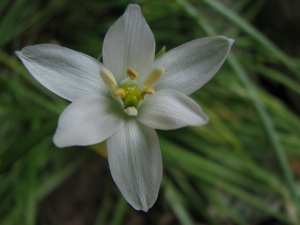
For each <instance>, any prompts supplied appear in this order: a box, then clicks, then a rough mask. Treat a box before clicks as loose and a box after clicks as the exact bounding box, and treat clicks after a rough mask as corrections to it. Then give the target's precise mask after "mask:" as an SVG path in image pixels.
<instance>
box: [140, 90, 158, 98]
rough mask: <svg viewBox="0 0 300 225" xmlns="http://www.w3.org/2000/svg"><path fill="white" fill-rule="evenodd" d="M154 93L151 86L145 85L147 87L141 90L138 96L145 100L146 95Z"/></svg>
mask: <svg viewBox="0 0 300 225" xmlns="http://www.w3.org/2000/svg"><path fill="white" fill-rule="evenodd" d="M154 93H155V91H154V89H153V88H151V87H147V88H145V89H144V90H142V92H141V95H140V96H141V99H142V100H145V98H146V95H153V94H154Z"/></svg>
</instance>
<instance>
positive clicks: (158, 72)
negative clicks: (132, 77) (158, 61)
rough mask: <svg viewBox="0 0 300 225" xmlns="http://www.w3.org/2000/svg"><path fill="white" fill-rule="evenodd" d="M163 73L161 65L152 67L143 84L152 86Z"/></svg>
mask: <svg viewBox="0 0 300 225" xmlns="http://www.w3.org/2000/svg"><path fill="white" fill-rule="evenodd" d="M164 73H165V69H164V68H162V67H157V68H154V70H152V72H151V73H150V75H149V76H148V77H147V78H146V80H145V81H144V85H146V86H147V87H153V86H154V85H155V84H156V83H157V81H159V80H160V78H161V77H162V76H163V75H164Z"/></svg>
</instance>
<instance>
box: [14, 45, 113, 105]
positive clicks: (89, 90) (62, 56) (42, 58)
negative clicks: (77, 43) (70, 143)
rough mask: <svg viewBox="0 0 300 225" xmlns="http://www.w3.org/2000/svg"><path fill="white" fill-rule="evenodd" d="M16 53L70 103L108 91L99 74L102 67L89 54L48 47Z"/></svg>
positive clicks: (31, 47) (44, 83) (36, 77)
mask: <svg viewBox="0 0 300 225" xmlns="http://www.w3.org/2000/svg"><path fill="white" fill-rule="evenodd" d="M16 54H17V56H18V57H19V58H20V59H21V60H22V62H23V63H24V65H25V66H26V68H27V69H28V70H29V72H30V73H31V74H32V76H34V78H35V79H37V80H38V81H39V82H40V83H41V84H42V85H44V86H45V87H46V88H48V89H49V90H50V91H52V92H54V93H55V94H57V95H59V96H61V97H63V98H65V99H67V100H69V101H74V100H75V99H77V98H80V97H83V96H85V95H90V94H107V92H109V90H108V88H107V87H106V86H105V84H104V83H103V81H102V80H101V78H100V75H99V72H100V69H101V68H103V66H102V64H101V63H100V62H98V61H97V60H95V59H93V58H91V57H89V56H88V55H85V54H82V53H80V52H76V51H73V50H71V49H68V48H63V47H60V46H57V45H48V44H43V45H34V46H28V47H25V48H23V49H22V51H19V52H16Z"/></svg>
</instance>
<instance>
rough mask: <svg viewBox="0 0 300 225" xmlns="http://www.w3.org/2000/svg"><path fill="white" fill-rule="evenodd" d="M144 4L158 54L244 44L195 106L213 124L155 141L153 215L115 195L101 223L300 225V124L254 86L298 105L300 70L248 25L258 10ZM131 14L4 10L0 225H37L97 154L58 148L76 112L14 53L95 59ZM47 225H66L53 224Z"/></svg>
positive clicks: (192, 1)
mask: <svg viewBox="0 0 300 225" xmlns="http://www.w3.org/2000/svg"><path fill="white" fill-rule="evenodd" d="M136 2H137V3H138V4H140V6H141V8H142V12H143V14H144V16H145V18H146V20H147V21H148V23H149V25H150V27H151V28H152V31H153V33H154V36H155V38H156V42H157V45H156V46H157V49H156V52H159V51H160V50H161V49H162V48H163V46H166V51H168V50H170V49H172V48H173V47H176V46H179V45H180V44H183V43H185V42H187V41H190V40H193V39H196V38H200V37H204V36H214V35H224V36H228V37H231V38H234V39H235V40H236V42H235V43H234V45H233V48H232V51H231V53H230V55H229V57H228V59H227V60H226V62H225V63H224V65H223V66H222V68H221V69H220V71H219V72H218V73H217V75H216V76H215V77H214V78H213V79H212V80H211V81H210V82H208V83H207V84H206V85H205V86H204V87H203V88H201V89H200V90H199V91H197V92H196V93H194V94H192V96H191V97H192V98H193V99H194V100H195V101H196V102H198V103H199V105H201V107H202V109H203V110H204V112H205V113H206V114H207V115H208V116H209V117H210V123H209V124H208V125H206V126H203V127H186V128H183V129H179V130H176V131H158V135H159V139H160V145H161V150H162V154H163V163H164V177H163V182H162V185H161V191H160V195H159V199H158V202H157V204H155V205H154V207H153V208H152V209H150V211H149V214H141V213H137V212H134V210H132V209H131V207H130V206H129V205H127V203H126V201H125V200H124V198H123V197H122V196H121V194H120V193H118V192H117V194H116V190H115V189H114V188H108V186H107V188H106V191H105V193H104V194H103V196H104V197H103V199H102V200H101V201H99V202H98V205H99V209H98V210H97V211H98V215H97V216H96V219H95V221H94V224H95V225H96V224H97V225H99V224H125V223H126V221H129V218H130V215H131V216H132V215H139V216H140V217H145V218H146V217H147V219H149V218H150V219H151V220H150V221H157V218H160V216H161V217H162V216H163V215H164V214H167V213H168V212H171V213H172V215H173V216H174V218H175V221H176V223H175V224H183V225H189V224H200V223H203V224H214V225H218V224H232V223H231V222H233V223H234V224H252V223H253V222H262V221H265V220H267V219H275V220H277V221H280V222H279V223H280V224H299V223H300V218H298V216H297V213H298V215H300V205H299V188H300V187H299V181H298V180H295V179H294V174H293V172H294V171H292V170H291V168H290V165H289V159H293V160H295V161H296V162H297V163H298V165H299V163H300V161H299V159H300V151H299V149H300V139H299V134H300V117H299V116H298V115H297V114H296V113H295V111H292V110H291V109H290V108H289V107H288V106H287V105H286V103H285V102H283V101H282V100H280V99H278V98H276V97H275V96H273V95H271V94H270V93H268V92H267V91H266V90H265V89H264V87H262V86H261V85H260V84H259V83H258V82H257V80H258V79H257V77H260V76H261V77H264V79H267V80H268V81H270V82H272V83H274V84H276V85H282V86H283V87H284V88H285V90H286V91H287V92H289V93H291V96H294V98H296V99H297V98H299V94H300V91H299V90H300V89H299V87H300V84H299V75H300V72H299V71H300V70H299V64H298V62H299V59H295V58H293V57H290V56H289V55H288V54H286V53H285V52H284V50H282V49H280V48H279V47H278V46H276V44H274V43H273V42H272V41H271V40H270V39H269V38H268V37H267V36H265V35H264V34H263V33H262V32H260V31H259V30H258V29H257V28H255V27H254V26H253V25H252V24H251V22H252V21H253V20H254V19H255V18H256V16H257V15H258V13H259V12H260V10H261V8H262V7H263V4H262V3H261V2H262V1H256V2H257V3H255V4H249V0H239V1H232V4H231V5H230V6H226V5H225V4H223V1H217V0H201V1H196V0H177V1H171V0H166V1H163V2H162V1H159V0H151V1H150V0H149V1H136ZM127 4H129V1H126V0H114V1H94V0H90V1H88V2H85V3H84V2H83V1H77V0H75V1H72V4H70V2H68V1H61V0H53V1H45V2H41V1H38V0H13V1H8V0H2V1H1V2H0V172H1V174H0V199H1V202H0V224H5V225H14V224H24V225H33V224H38V221H40V220H41V216H42V215H41V214H40V213H41V209H40V206H41V204H46V203H44V202H45V201H46V199H47V196H49V194H51V193H52V192H53V191H54V190H55V189H56V188H57V187H59V186H60V185H61V184H62V183H63V182H64V181H66V180H67V179H68V178H69V177H70V176H71V175H72V174H74V172H75V171H77V170H78V169H79V168H80V167H81V166H82V165H83V164H84V162H86V160H88V159H90V157H91V156H93V154H95V153H93V152H92V151H91V148H90V147H85V148H80V150H79V149H78V148H77V147H74V148H67V149H57V148H56V147H55V146H54V145H53V143H52V136H53V133H54V131H55V128H56V125H57V120H58V117H59V115H60V113H61V112H62V110H63V109H64V108H65V107H66V106H67V105H68V102H67V101H65V100H63V99H61V98H59V97H57V96H56V95H54V94H53V93H51V92H50V91H48V90H47V89H45V88H44V87H43V86H41V85H40V84H39V83H38V82H37V81H35V80H34V78H33V77H32V76H31V75H30V74H29V73H28V72H27V70H26V69H25V68H24V66H23V65H22V63H21V62H20V61H19V60H18V59H17V57H16V55H15V54H14V51H16V50H20V49H21V48H22V47H24V46H27V45H32V44H37V43H54V42H55V43H59V44H61V45H62V46H65V47H68V48H71V49H74V50H77V51H81V52H83V53H85V54H88V55H90V56H92V57H94V58H97V57H98V56H99V55H100V53H101V46H102V42H103V38H104V35H105V32H106V31H107V29H108V28H109V26H111V25H112V24H113V23H114V21H115V20H116V19H117V18H118V17H119V16H120V15H121V14H122V13H123V11H124V10H125V8H126V6H127ZM62 21H63V22H62ZM278 67H280V68H283V69H282V70H280V71H279V70H276V68H278ZM287 74H288V76H287ZM97 148H98V147H95V146H94V147H93V150H95V149H97ZM101 149H102V150H100V151H101V152H102V153H103V145H101ZM107 177H109V176H107ZM103 179H107V180H105V181H104V183H106V182H107V183H110V182H111V180H109V179H108V178H106V177H105V178H103ZM110 179H111V178H110ZM112 186H114V184H113V185H112ZM114 187H115V186H114ZM116 198H117V199H116ZM161 204H163V207H162V206H161ZM162 208H163V210H161V209H162ZM154 212H155V213H154ZM134 213H136V214H134ZM47 215H48V214H47ZM49 215H51V213H49ZM49 215H48V216H49ZM44 216H45V215H44ZM49 217H51V216H49ZM49 221H52V222H49ZM47 224H60V223H59V222H57V221H56V219H55V215H53V218H50V219H49V220H48V223H47ZM137 224H138V223H137ZM149 224H151V222H149Z"/></svg>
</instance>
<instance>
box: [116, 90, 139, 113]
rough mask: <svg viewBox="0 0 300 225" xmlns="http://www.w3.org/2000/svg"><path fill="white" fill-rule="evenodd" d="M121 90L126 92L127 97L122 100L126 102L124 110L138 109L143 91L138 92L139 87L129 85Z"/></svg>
mask: <svg viewBox="0 0 300 225" xmlns="http://www.w3.org/2000/svg"><path fill="white" fill-rule="evenodd" d="M121 88H123V89H124V91H125V97H124V98H122V100H123V102H124V109H126V108H128V107H135V108H137V106H138V103H139V101H140V94H141V91H140V90H138V86H137V85H133V86H128V85H122V86H121Z"/></svg>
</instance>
